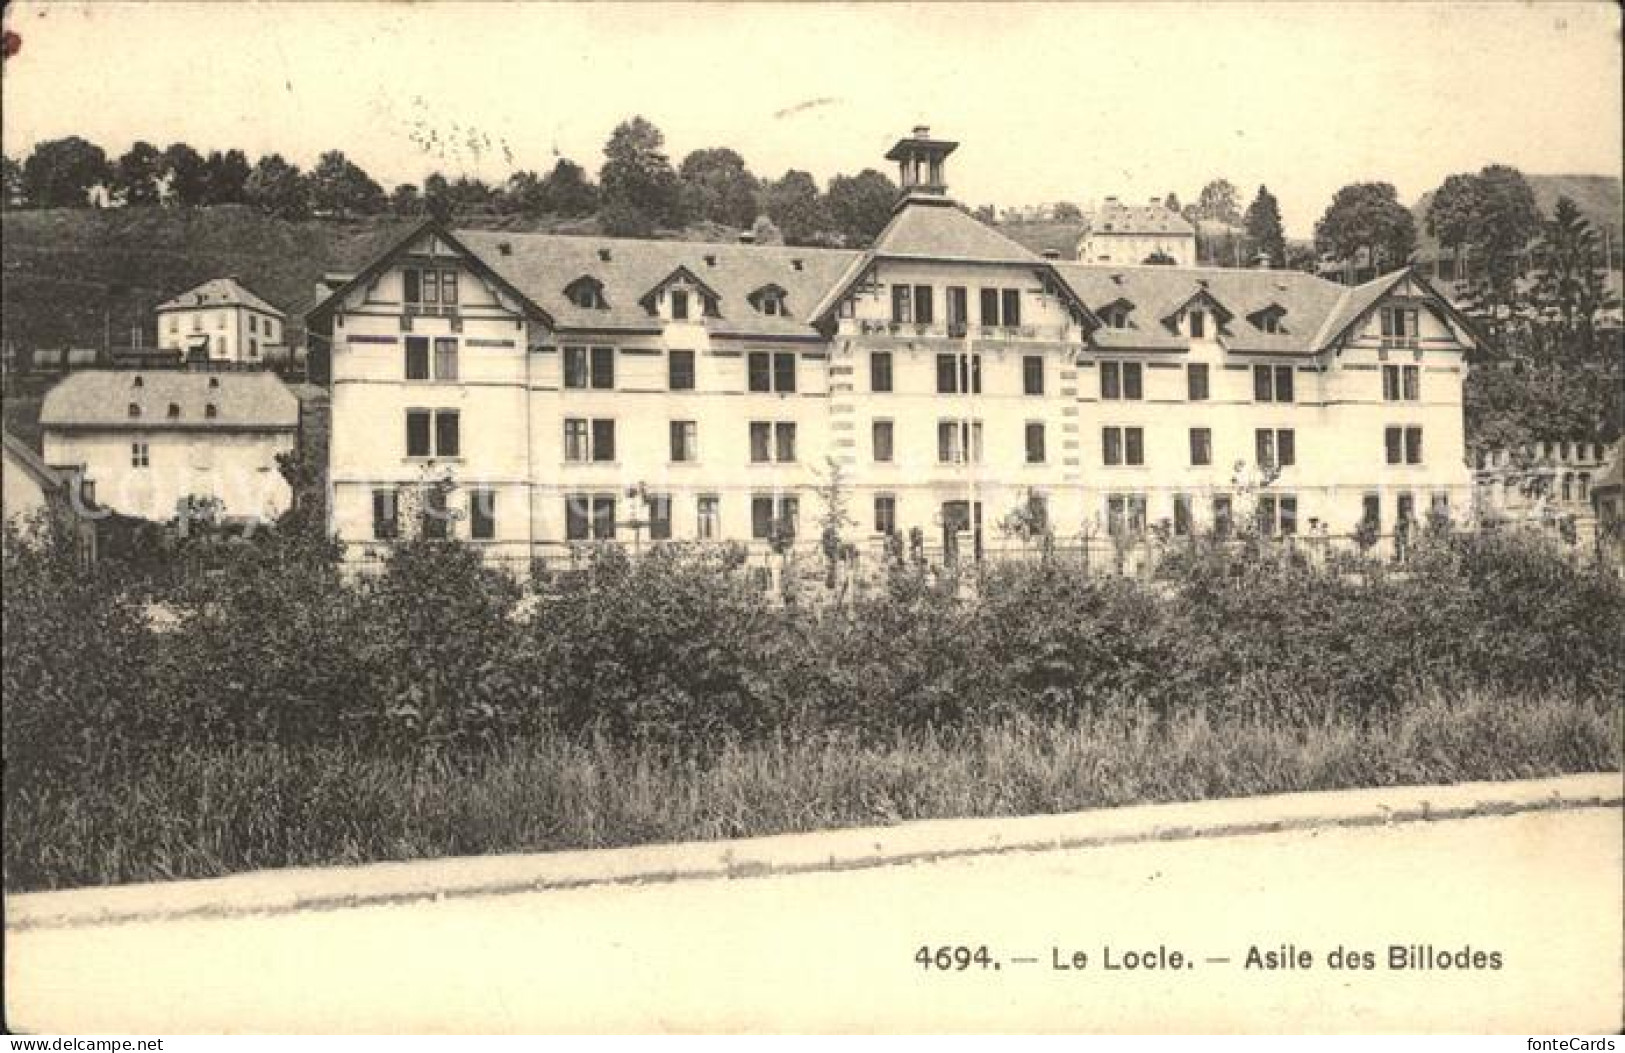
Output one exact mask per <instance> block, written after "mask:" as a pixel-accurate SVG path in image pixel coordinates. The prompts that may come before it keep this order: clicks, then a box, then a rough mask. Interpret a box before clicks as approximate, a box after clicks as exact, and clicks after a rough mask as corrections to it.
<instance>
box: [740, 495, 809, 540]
mask: <svg viewBox="0 0 1625 1053" xmlns="http://www.w3.org/2000/svg"><path fill="white" fill-rule="evenodd" d="M800 517H801V501H800V499H798V498H796V497H792V496H784V497H780V498H778V500H777V501H775V500H774V499H773V497H771V496H770V495H767V494H757V495H755V496H754V497H752V498H751V499H750V536H751V537H753V538H756V539H757V540H758V541H766V540H769V539H770V538H772V537H773V534H774V529H773V528H774V526H775V525H776V526H778V528H779V529H780V530H782V531H783V532H784V533H785V534H786V535H787V536H789V537H795V536H796V521H797V520H798V519H800Z"/></svg>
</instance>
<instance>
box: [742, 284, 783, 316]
mask: <svg viewBox="0 0 1625 1053" xmlns="http://www.w3.org/2000/svg"><path fill="white" fill-rule="evenodd" d="M749 299H750V305H751V306H752V307H754V308H756V311H757V313H759V314H765V315H771V316H773V317H779V316H782V315H788V314H789V313H790V309H789V305H788V304H787V303H786V294H785V291H784V290H783V289H781V288H779V287H778V286H777V285H764V286H762V287H761V288H760V289H757V290H756V291H755V292H753V293H751V294H750V297H749Z"/></svg>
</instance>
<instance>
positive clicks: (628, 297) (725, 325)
mask: <svg viewBox="0 0 1625 1053" xmlns="http://www.w3.org/2000/svg"><path fill="white" fill-rule="evenodd" d="M455 236H456V238H457V239H458V241H459V242H461V243H462V244H463V245H464V246H465V247H466V248H467V249H468V250H469V251H471V252H473V253H474V254H475V255H476V256H478V257H479V259H480V260H482V261H483V262H484V263H485V264H486V265H487V266H489V267H490V268H491V270H492V271H494V272H495V273H496V274H498V275H500V276H501V277H502V278H503V279H504V280H505V281H506V282H508V283H509V284H511V285H512V286H514V287H515V288H518V289H522V290H524V292H525V293H526V294H527V295H528V296H530V297H531V298H532V299H533V300H534V301H535V302H536V303H537V304H539V305H541V307H542V308H543V309H544V310H545V311H546V312H547V313H548V314H549V315H550V316H552V318H553V324H554V326H555V327H556V328H558V329H560V330H566V331H568V330H572V329H574V330H609V329H626V330H633V331H638V332H650V331H652V330H654V329H655V328H656V327H657V326H658V325H659V324H660V323H659V321H658V320H656V319H651V318H650V317H649V313H648V311H646V310H645V309H644V308H643V307H642V306H640V305H639V303H638V301H639V298H640V297H643V296H644V295H646V294H647V293H648V292H649V290H650V289H653V288H655V287H657V286H658V285H659V284H660V283H661V282H662V281H664V280H666V279H667V278H669V277H671V276H672V274H674V273H675V272H676V271H677V270H678V269H679V268H683V269H685V270H686V271H687V272H688V273H689V274H690V275H692V276H693V277H694V278H695V279H696V280H697V281H699V282H700V284H702V285H703V286H704V287H705V288H707V289H708V290H710V291H711V292H712V294H713V295H715V296H716V297H717V299H718V301H719V306H720V308H721V311H722V317H721V318H712V319H707V320H706V325H707V326H708V327H709V329H710V330H711V332H713V333H717V334H721V335H742V336H782V337H792V338H794V337H801V338H805V337H813V336H817V335H818V333H817V330H815V329H814V328H813V327H812V324H811V319H812V317H813V316H812V315H811V314H807V313H799V317H795V318H791V317H786V316H783V315H761V314H758V313H757V312H756V311H755V310H753V309H751V308H750V307H749V305H748V298H749V296H750V294H751V293H753V292H755V291H756V290H757V289H760V288H761V287H762V286H764V285H768V284H774V285H778V286H779V287H780V288H782V289H784V290H785V292H786V293H787V294H788V295H789V297H790V299H791V301H792V302H794V303H798V304H812V303H815V302H817V301H818V300H819V298H820V297H822V296H823V295H824V293H825V291H826V290H828V289H829V288H831V287H833V286H834V285H836V284H837V283H838V282H839V281H840V280H841V278H842V275H843V274H845V273H846V271H847V270H848V268H849V267H851V266H852V265H853V264H854V263H855V262H857V261H859V260H861V259H862V258H863V254H862V253H860V252H855V251H849V250H844V249H815V248H798V247H794V246H788V245H746V244H740V243H728V242H724V243H712V242H698V241H653V240H642V239H634V238H604V237H594V236H584V237H573V236H568V235H562V234H514V233H509V232H505V231H475V230H459V231H456V232H455ZM605 257H608V258H607V259H606V258H605ZM582 276H590V277H592V278H595V279H597V280H598V281H600V282H602V283H603V285H604V297H605V299H606V300H607V301H608V302H609V309H608V310H598V309H595V308H584V307H577V306H576V305H575V304H573V303H571V302H570V301H569V299H568V298H566V297H565V295H564V289H565V287H566V286H567V285H568V284H570V283H571V282H572V281H574V280H576V279H578V278H580V277H582Z"/></svg>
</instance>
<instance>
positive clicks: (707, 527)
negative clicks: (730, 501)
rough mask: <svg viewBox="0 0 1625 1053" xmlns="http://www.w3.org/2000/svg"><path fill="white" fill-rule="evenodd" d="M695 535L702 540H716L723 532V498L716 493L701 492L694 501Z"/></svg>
mask: <svg viewBox="0 0 1625 1053" xmlns="http://www.w3.org/2000/svg"><path fill="white" fill-rule="evenodd" d="M694 513H695V521H694V536H695V537H697V538H699V539H700V540H701V541H715V540H716V539H717V538H718V537H719V536H720V535H721V533H722V499H721V498H719V497H717V496H716V495H715V494H701V495H700V496H699V497H697V498H696V499H695V502H694Z"/></svg>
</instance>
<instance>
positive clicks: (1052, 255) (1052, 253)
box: [1044, 249, 1061, 260]
mask: <svg viewBox="0 0 1625 1053" xmlns="http://www.w3.org/2000/svg"><path fill="white" fill-rule="evenodd" d="M1044 258H1045V259H1046V260H1058V259H1060V258H1061V253H1060V251H1059V250H1057V249H1045V250H1044Z"/></svg>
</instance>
